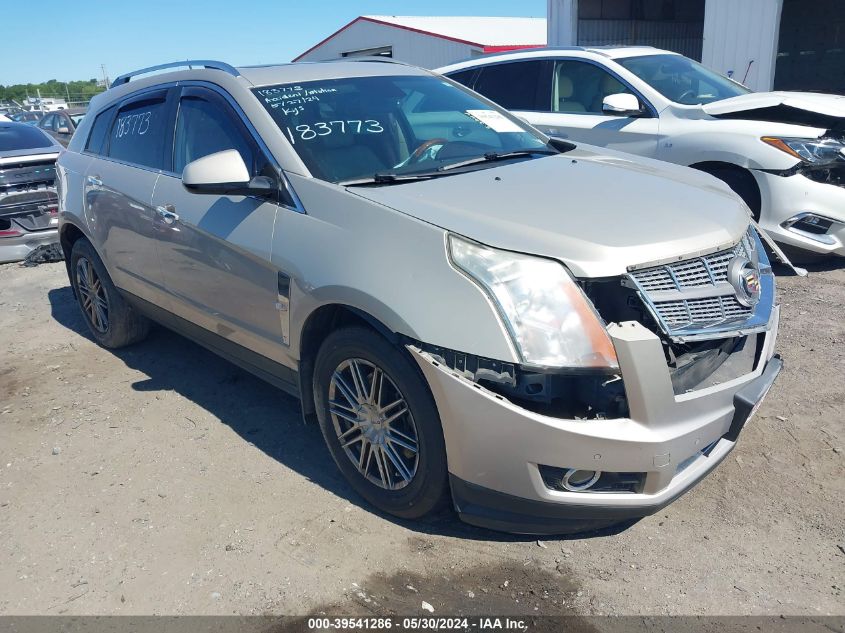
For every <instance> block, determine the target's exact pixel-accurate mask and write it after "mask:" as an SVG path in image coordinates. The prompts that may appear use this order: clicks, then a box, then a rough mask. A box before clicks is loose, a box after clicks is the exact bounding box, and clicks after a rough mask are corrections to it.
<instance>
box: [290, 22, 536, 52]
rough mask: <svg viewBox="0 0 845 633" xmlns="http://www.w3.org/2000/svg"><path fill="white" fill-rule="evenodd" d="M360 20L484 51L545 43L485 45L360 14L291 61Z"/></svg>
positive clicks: (507, 49) (506, 49) (505, 49)
mask: <svg viewBox="0 0 845 633" xmlns="http://www.w3.org/2000/svg"><path fill="white" fill-rule="evenodd" d="M362 20H363V21H365V22H372V23H373V24H381V25H383V26H392V27H393V28H397V29H403V30H405V31H411V32H412V33H421V34H423V35H430V36H432V37H437V38H440V39H442V40H449V41H450V42H457V43H458V44H468V45H469V46H478V47H479V48H481V49H482V51H483V52H485V53H494V52H499V51H512V50H517V49H522V48H540V47H542V46H545V44H512V45H508V44H506V45H502V46H486V45H484V44H480V43H478V42H470V41H469V40H462V39H460V38H457V37H451V36H449V35H443V34H441V33H434V32H432V31H426V30H423V29H415V28H414V27H411V26H405V25H403V24H395V23H394V22H386V21H385V20H376V19H375V18H370V17H367V16H363V15H361V16H358V17H357V18H355V19H354V20H352V21H351V22H350V23H349V24H347V25H345V26H342V27H341V28H339V29H338V30H337V31H335V32H334V33H332V34H331V35H329V36H328V37H326V38H325V39H323V40H322V41H320V42H318V43H317V44H315V45H314V46H312V47H311V48H309V49H308V50H307V51H305V52H304V53H302V54H301V55H298V56H297V57H294V59H293V61H295V62H297V61H299V60H300V59H302V58H303V57H305V56H306V55H307V54H308V53H310V52H311V51H313V50H315V49H317V48H320V47H321V46H322V45H323V44H325V43H326V42H328V41H329V40H330V39H332V38H333V37H334V36H336V35H338V34H339V33H342V32H343V31H345V30H346V29H348V28H349V27H350V26H352V25H353V24H355V23H356V22H360V21H362Z"/></svg>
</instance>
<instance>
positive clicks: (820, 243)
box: [753, 171, 845, 257]
mask: <svg viewBox="0 0 845 633" xmlns="http://www.w3.org/2000/svg"><path fill="white" fill-rule="evenodd" d="M753 173H754V176H755V178H756V179H757V184H758V185H759V186H760V195H761V202H762V208H763V211H762V214H761V216H760V225H761V226H762V227H763V228H764V229H765V230H766V232H767V233H768V234H769V235H771V236H772V238H774V239H775V240H776V241H778V242H781V243H783V244H789V245H791V246H795V247H798V248H802V249H806V250H809V251H813V252H815V253H823V254H827V253H829V254H832V255H841V256H843V257H845V187H842V186H836V185H832V184H827V183H820V182H815V181H814V180H810V179H809V178H807V177H806V176H804V175H802V174H800V173H799V174H794V175H791V176H783V175H778V174H773V173H768V172H764V171H754V172H753ZM808 219H810V220H811V221H813V222H822V223H824V224H823V226H826V225H827V223H830V227H829V228H828V229H827V230H826V231H824V232H822V233H818V232H815V231H816V230H817V227H814V226H813V225H812V224H808V222H807V220H808ZM807 229H809V230H807Z"/></svg>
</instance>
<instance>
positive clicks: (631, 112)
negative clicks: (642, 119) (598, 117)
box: [601, 92, 643, 116]
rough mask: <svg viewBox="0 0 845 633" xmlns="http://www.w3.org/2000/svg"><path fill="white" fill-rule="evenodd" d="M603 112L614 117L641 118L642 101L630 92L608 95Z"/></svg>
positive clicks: (603, 102)
mask: <svg viewBox="0 0 845 633" xmlns="http://www.w3.org/2000/svg"><path fill="white" fill-rule="evenodd" d="M601 109H602V112H604V113H605V114H610V115H613V116H641V115H642V114H643V109H642V107H641V106H640V100H639V99H637V97H636V96H634V95H632V94H631V93H629V92H620V93H619V94H615V95H607V96H606V97H605V98H604V100H603V101H602V105H601Z"/></svg>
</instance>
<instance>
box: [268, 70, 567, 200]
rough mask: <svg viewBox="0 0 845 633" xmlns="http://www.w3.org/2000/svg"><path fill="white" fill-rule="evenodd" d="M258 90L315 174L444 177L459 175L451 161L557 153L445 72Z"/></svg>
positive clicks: (335, 178)
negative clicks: (436, 74) (452, 174)
mask: <svg viewBox="0 0 845 633" xmlns="http://www.w3.org/2000/svg"><path fill="white" fill-rule="evenodd" d="M253 92H254V93H255V95H256V97H257V98H258V100H259V101H260V102H261V103H262V104H263V105H264V107H265V108H267V111H268V112H269V113H270V115H271V116H272V117H273V120H274V121H275V122H276V124H277V125H278V126H279V129H280V130H281V131H282V133H283V134H284V135H285V137H286V138H287V140H288V141H289V142H290V144H291V146H292V147H293V149H294V150H295V151H296V152H297V154H299V156H300V158H301V159H302V161H303V162H304V163H305V165H306V166H307V167H308V169H309V170H310V171H311V173H312V174H313V175H314V176H316V177H317V178H321V179H323V180H327V181H329V182H339V183H349V182H351V181H356V180H360V179H373V178H376V179H378V178H381V179H382V181H386V180H387V179H389V178H393V179H394V180H396V179H397V178H403V179H404V178H410V177H413V176H414V175H421V174H427V175H428V176H434V175H446V174H447V173H455V172H452V171H451V170H450V169H449V166H450V165H451V166H452V167H453V168H455V169H458V170H460V169H462V168H464V165H463V163H465V162H468V163H471V165H469V164H468V165H466V167H465V168H477V167H479V166H484V164H486V160H485V159H487V160H490V162H492V161H494V160H500V159H510V158H511V157H512V158H513V159H514V160H526V159H529V158H531V157H533V154H534V153H535V152H536V153H537V154H538V155H541V154H544V153H556V152H555V151H554V150H551V149H550V148H549V146H548V145H547V144H546V139H544V138H543V137H542V136H541V135H540V134H538V133H536V132H535V131H533V130H531V129H530V128H529V127H528V126H526V125H525V124H523V123H522V122H521V121H519V120H518V119H515V118H514V117H513V116H511V115H509V114H508V113H506V112H505V111H503V110H500V109H498V108H495V107H493V106H491V105H489V104H488V103H485V102H484V101H482V100H481V99H479V98H478V97H477V96H475V95H474V94H473V93H471V92H469V91H468V90H466V89H464V88H461V87H457V86H456V85H454V84H452V83H451V82H449V81H447V80H445V79H443V78H440V77H434V76H426V75H423V76H418V75H417V76H375V77H344V78H340V79H326V80H321V81H311V82H302V83H297V84H281V85H275V86H264V87H261V88H255V89H254V90H253ZM512 154H515V155H513V156H511V155H512ZM476 158H477V159H479V161H478V163H477V164H476V162H475V161H474V160H473V159H476ZM377 175H378V176H377Z"/></svg>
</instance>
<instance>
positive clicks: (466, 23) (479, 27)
mask: <svg viewBox="0 0 845 633" xmlns="http://www.w3.org/2000/svg"><path fill="white" fill-rule="evenodd" d="M545 44H546V20H544V19H543V18H507V17H434V16H425V17H423V16H395V15H363V16H361V17H358V18H355V19H354V20H352V22H350V23H349V24H347V25H346V26H343V27H342V28H340V29H338V30H337V31H335V32H334V33H332V34H331V35H329V36H328V37H327V38H326V39H324V40H323V41H322V42H320V43H318V44H316V45H315V46H313V47H311V48H309V49H308V50H307V51H305V52H304V53H302V54H301V55H299V56H298V57H296V58H295V59H294V60H293V61H319V60H325V59H335V58H338V57H351V56H359V55H383V56H385V57H395V58H396V59H400V60H402V61H405V62H408V63H411V64H415V65H417V66H422V67H424V68H436V67H438V66H445V65H446V64H451V63H453V62H456V61H461V60H464V59H468V58H469V57H473V56H476V55H483V54H484V53H492V52H498V51H507V50H514V49H519V48H534V47H537V46H545Z"/></svg>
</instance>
